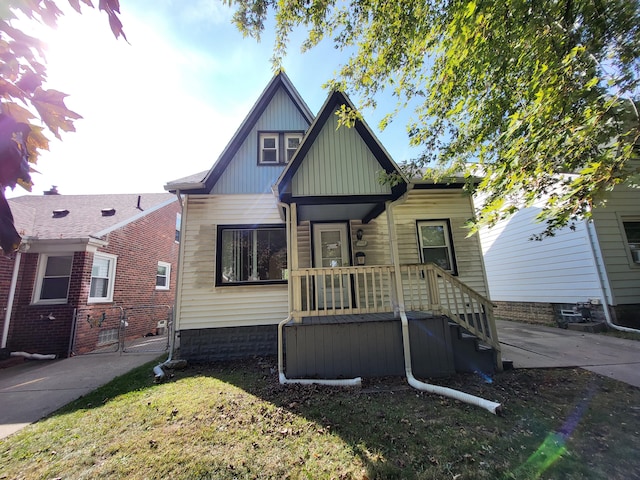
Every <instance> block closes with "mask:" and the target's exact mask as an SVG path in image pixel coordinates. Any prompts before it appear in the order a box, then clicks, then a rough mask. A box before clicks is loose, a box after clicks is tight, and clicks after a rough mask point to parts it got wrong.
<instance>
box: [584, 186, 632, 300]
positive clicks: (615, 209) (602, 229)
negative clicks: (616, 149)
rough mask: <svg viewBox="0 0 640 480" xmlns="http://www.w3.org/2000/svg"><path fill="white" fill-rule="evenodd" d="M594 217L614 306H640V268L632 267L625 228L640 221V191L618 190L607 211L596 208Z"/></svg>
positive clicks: (611, 196)
mask: <svg viewBox="0 0 640 480" xmlns="http://www.w3.org/2000/svg"><path fill="white" fill-rule="evenodd" d="M592 215H593V222H594V226H595V230H596V233H597V237H598V244H599V246H600V251H601V252H602V257H603V259H604V264H605V268H606V271H607V277H608V279H609V285H610V287H611V290H612V293H613V304H614V305H629V304H640V264H637V263H633V260H632V258H631V254H630V252H629V248H628V245H627V241H626V236H625V234H624V227H623V224H622V222H623V221H624V220H625V219H628V220H635V221H639V220H640V190H639V189H633V188H629V187H627V186H625V185H619V186H617V187H616V188H615V189H614V190H613V191H612V192H611V194H610V195H609V197H608V198H607V203H606V207H604V208H594V210H593V212H592Z"/></svg>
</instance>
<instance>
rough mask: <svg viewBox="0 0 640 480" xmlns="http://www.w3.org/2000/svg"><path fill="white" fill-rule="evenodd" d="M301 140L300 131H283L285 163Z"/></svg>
mask: <svg viewBox="0 0 640 480" xmlns="http://www.w3.org/2000/svg"><path fill="white" fill-rule="evenodd" d="M301 141H302V134H301V133H285V134H284V145H285V148H286V149H287V158H286V160H285V162H286V163H289V162H290V161H291V159H292V158H293V154H294V153H296V150H298V147H299V146H300V142H301Z"/></svg>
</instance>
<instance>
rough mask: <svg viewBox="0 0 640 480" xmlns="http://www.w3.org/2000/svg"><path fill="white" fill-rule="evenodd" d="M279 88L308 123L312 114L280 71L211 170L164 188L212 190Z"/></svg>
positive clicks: (191, 190) (192, 191)
mask: <svg viewBox="0 0 640 480" xmlns="http://www.w3.org/2000/svg"><path fill="white" fill-rule="evenodd" d="M280 88H282V89H284V91H285V93H286V94H287V95H288V96H289V98H291V101H292V102H293V103H294V105H295V106H296V108H297V109H298V111H299V112H300V114H301V115H302V116H303V117H304V118H305V119H306V120H307V122H308V123H311V122H312V121H313V117H314V116H313V113H312V112H311V110H310V109H309V107H308V106H307V104H306V103H305V101H304V100H303V99H302V97H301V96H300V93H299V92H298V91H297V90H296V88H295V87H294V86H293V84H292V83H291V80H290V79H289V77H288V76H287V74H286V73H284V71H282V70H281V71H279V72H278V73H276V74H275V75H274V76H273V78H272V79H271V81H270V82H269V83H268V85H267V86H266V87H265V89H264V90H263V91H262V93H261V94H260V97H258V100H257V101H256V103H255V104H254V105H253V107H252V108H251V110H250V111H249V114H248V115H247V116H246V118H245V119H244V120H243V122H242V124H240V127H239V128H238V130H237V131H236V133H235V134H234V135H233V137H232V138H231V141H230V142H229V143H228V144H227V146H226V147H225V149H224V151H223V152H222V153H221V154H220V157H218V160H217V161H216V162H215V163H214V164H213V166H212V167H211V169H210V170H209V171H208V172H207V173H206V174H205V175H204V176H203V177H201V178H200V179H198V178H197V177H198V176H200V175H201V174H196V175H192V176H190V177H185V178H183V179H180V180H175V181H172V182H169V183H167V184H166V185H165V187H164V188H165V190H167V191H170V192H175V191H176V190H180V191H181V193H196V194H197V193H209V192H210V191H211V190H212V189H213V186H214V185H215V184H216V182H217V181H218V179H219V178H220V176H221V175H222V173H223V172H224V171H225V169H226V168H227V167H228V166H229V163H230V162H231V160H232V159H233V156H234V154H235V152H236V151H237V150H238V148H240V145H241V144H242V142H244V140H245V139H246V137H247V136H248V135H249V132H250V131H251V129H252V128H253V127H254V125H255V124H256V122H257V121H258V120H259V119H260V117H261V116H262V114H263V113H264V111H265V109H266V108H267V107H268V106H269V103H270V102H271V100H272V99H273V97H274V96H275V94H276V93H277V92H278V90H279V89H280Z"/></svg>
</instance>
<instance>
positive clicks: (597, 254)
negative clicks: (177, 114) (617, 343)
mask: <svg viewBox="0 0 640 480" xmlns="http://www.w3.org/2000/svg"><path fill="white" fill-rule="evenodd" d="M584 222H585V229H586V230H587V237H588V239H589V246H590V247H591V256H592V258H593V263H594V265H595V267H596V275H597V277H598V287H599V289H600V294H601V295H602V310H603V312H604V319H605V323H606V324H607V327H609V328H612V329H614V330H618V331H620V332H630V333H640V330H638V329H636V328H630V327H623V326H621V325H616V324H615V323H613V320H612V319H611V312H610V311H609V297H607V289H606V285H608V284H609V280H608V277H607V270H606V269H605V267H604V265H602V264H601V262H600V261H599V258H603V257H602V251H601V250H600V244H599V243H598V240H597V238H598V236H597V234H596V232H595V227H594V225H593V222H592V221H589V220H585V221H584ZM594 236H595V237H596V238H595V239H594ZM603 277H604V278H603ZM611 303H613V301H612V302H611Z"/></svg>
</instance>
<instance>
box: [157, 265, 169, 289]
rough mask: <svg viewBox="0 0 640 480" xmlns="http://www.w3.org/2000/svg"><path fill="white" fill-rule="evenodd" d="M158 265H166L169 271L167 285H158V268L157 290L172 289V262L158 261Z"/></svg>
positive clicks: (166, 276)
mask: <svg viewBox="0 0 640 480" xmlns="http://www.w3.org/2000/svg"><path fill="white" fill-rule="evenodd" d="M158 267H165V268H166V269H167V273H166V275H165V278H166V285H158V276H159V275H158V273H157V270H156V290H163V291H166V290H170V289H171V264H170V263H167V262H160V261H158Z"/></svg>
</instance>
